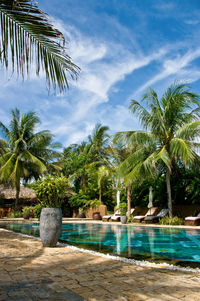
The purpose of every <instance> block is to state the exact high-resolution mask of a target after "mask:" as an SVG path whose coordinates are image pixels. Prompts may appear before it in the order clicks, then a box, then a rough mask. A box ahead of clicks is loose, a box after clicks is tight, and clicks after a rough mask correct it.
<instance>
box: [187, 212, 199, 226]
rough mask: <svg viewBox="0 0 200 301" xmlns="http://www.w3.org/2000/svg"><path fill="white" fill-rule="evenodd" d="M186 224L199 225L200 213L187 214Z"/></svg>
mask: <svg viewBox="0 0 200 301" xmlns="http://www.w3.org/2000/svg"><path fill="white" fill-rule="evenodd" d="M185 225H186V226H198V225H200V213H199V214H198V215H197V216H196V217H195V216H187V217H186V218H185Z"/></svg>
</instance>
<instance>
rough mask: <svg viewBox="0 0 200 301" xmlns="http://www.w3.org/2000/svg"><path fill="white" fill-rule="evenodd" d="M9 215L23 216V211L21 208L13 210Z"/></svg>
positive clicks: (12, 216)
mask: <svg viewBox="0 0 200 301" xmlns="http://www.w3.org/2000/svg"><path fill="white" fill-rule="evenodd" d="M8 217H10V218H14V217H16V218H17V217H22V212H21V211H20V210H11V211H10V213H9V214H8Z"/></svg>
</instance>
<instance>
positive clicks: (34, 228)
mask: <svg viewBox="0 0 200 301" xmlns="http://www.w3.org/2000/svg"><path fill="white" fill-rule="evenodd" d="M5 227H6V228H8V229H11V230H14V231H18V232H19V231H20V232H22V233H25V234H29V235H34V236H39V224H36V223H35V224H7V225H5ZM60 240H61V241H64V242H67V243H69V244H73V245H76V246H80V247H83V248H87V249H92V250H95V251H100V252H104V253H109V254H113V255H119V256H123V257H127V258H133V259H145V260H149V261H154V262H155V261H159V262H161V261H165V262H170V263H173V264H176V263H177V262H178V264H183V265H184V264H185V263H187V265H189V264H190V265H192V264H193V263H196V266H198V265H199V266H200V231H199V230H186V231H185V230H183V229H171V228H156V227H155V228H154V227H148V228H147V227H142V226H140V227H139V226H132V225H128V226H123V225H116V224H115V225H114V224H109V225H101V224H76V223H74V224H64V225H63V227H62V233H61V236H60Z"/></svg>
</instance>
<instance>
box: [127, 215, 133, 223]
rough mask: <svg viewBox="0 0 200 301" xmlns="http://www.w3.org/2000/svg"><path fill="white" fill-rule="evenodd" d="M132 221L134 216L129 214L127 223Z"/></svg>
mask: <svg viewBox="0 0 200 301" xmlns="http://www.w3.org/2000/svg"><path fill="white" fill-rule="evenodd" d="M133 222H134V217H133V216H132V215H130V216H129V218H128V223H133Z"/></svg>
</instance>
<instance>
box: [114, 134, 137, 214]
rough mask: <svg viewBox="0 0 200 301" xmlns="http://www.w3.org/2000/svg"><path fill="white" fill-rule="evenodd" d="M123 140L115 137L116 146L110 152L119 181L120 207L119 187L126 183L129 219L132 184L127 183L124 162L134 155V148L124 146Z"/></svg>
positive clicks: (118, 199) (118, 190)
mask: <svg viewBox="0 0 200 301" xmlns="http://www.w3.org/2000/svg"><path fill="white" fill-rule="evenodd" d="M121 138H123V137H121V135H118V134H116V135H115V138H114V140H113V142H114V146H112V145H110V146H109V151H110V152H111V154H112V158H113V160H112V165H113V173H114V174H115V177H116V180H117V181H116V182H117V185H116V186H117V205H119V203H120V189H119V187H120V186H121V185H122V183H123V182H124V184H125V187H126V191H127V215H128V217H129V216H130V214H131V182H130V181H129V182H127V181H126V174H127V166H126V164H124V163H123V162H125V160H126V159H127V158H128V157H129V156H130V154H131V153H133V147H130V146H129V147H126V146H125V145H123V143H122V142H123V139H121ZM120 140H121V141H120ZM134 149H135V145H134ZM124 165H125V168H124Z"/></svg>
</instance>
